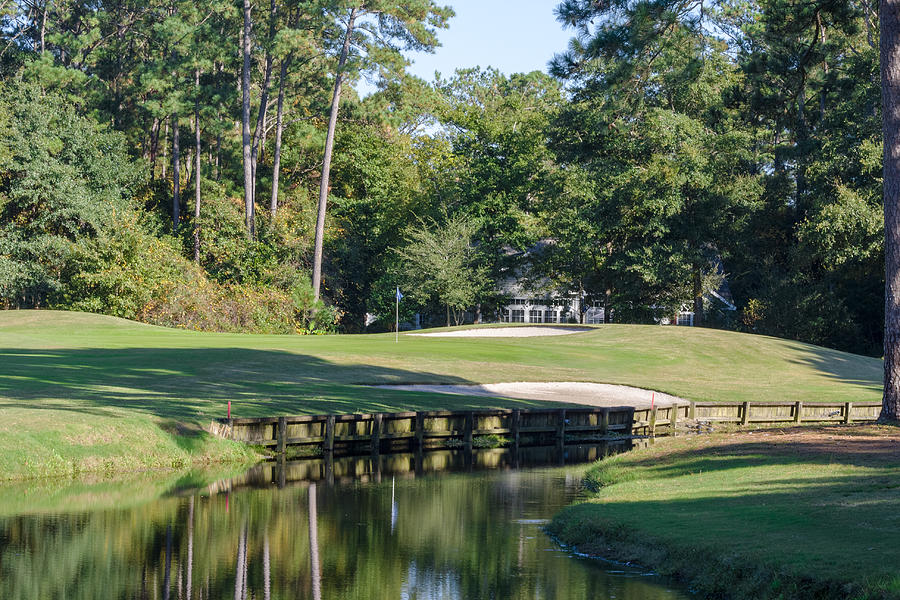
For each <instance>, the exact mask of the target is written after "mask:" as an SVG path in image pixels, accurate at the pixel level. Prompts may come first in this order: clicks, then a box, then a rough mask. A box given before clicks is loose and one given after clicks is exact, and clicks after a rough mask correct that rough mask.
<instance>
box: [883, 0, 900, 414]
mask: <svg viewBox="0 0 900 600" xmlns="http://www.w3.org/2000/svg"><path fill="white" fill-rule="evenodd" d="M880 21H881V105H882V127H883V135H884V173H883V180H884V269H885V276H884V396H883V397H882V403H881V418H882V419H885V420H890V421H898V420H900V0H881V11H880Z"/></svg>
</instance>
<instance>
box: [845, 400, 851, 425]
mask: <svg viewBox="0 0 900 600" xmlns="http://www.w3.org/2000/svg"><path fill="white" fill-rule="evenodd" d="M852 410H853V403H852V402H845V403H844V423H849V422H851V421H852V420H853V419H851V418H850V411H852Z"/></svg>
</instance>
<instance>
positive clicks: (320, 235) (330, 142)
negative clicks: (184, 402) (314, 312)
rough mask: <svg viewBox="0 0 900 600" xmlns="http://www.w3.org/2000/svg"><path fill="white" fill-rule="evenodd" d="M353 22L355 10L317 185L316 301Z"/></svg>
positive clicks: (351, 20) (345, 39) (332, 100)
mask: <svg viewBox="0 0 900 600" xmlns="http://www.w3.org/2000/svg"><path fill="white" fill-rule="evenodd" d="M355 20H356V8H354V9H353V10H352V11H350V19H349V20H348V21H347V32H346V35H345V36H344V47H343V48H342V49H341V58H340V60H339V61H338V67H337V73H336V76H335V78H334V94H332V97H331V112H330V114H329V117H328V135H327V136H326V137H325V157H324V158H323V160H322V180H321V182H320V183H319V212H318V215H317V216H316V242H315V249H314V250H313V276H312V286H313V294H314V298H315V299H316V300H318V299H319V294H320V290H321V287H322V244H323V242H324V239H325V210H326V209H327V207H328V178H329V176H330V175H331V153H332V152H333V151H334V130H335V127H336V126H337V117H338V108H339V107H340V103H341V83H342V82H343V79H344V65H346V64H347V55H348V54H349V53H350V39H351V37H352V36H353V23H354V21H355Z"/></svg>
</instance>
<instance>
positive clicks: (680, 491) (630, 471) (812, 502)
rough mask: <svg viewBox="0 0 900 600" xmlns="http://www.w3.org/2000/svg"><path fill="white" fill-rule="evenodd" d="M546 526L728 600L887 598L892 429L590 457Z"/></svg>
mask: <svg viewBox="0 0 900 600" xmlns="http://www.w3.org/2000/svg"><path fill="white" fill-rule="evenodd" d="M587 480H588V481H589V482H593V484H594V485H595V486H596V487H597V488H598V490H599V491H597V492H596V493H595V494H594V495H593V497H592V498H591V499H590V500H589V501H588V502H585V503H583V504H578V505H575V506H572V507H569V508H567V509H566V510H564V511H563V512H562V513H561V514H560V515H558V516H557V517H556V519H555V520H554V521H553V523H552V524H551V525H550V529H551V531H552V532H553V533H555V534H556V535H557V536H559V537H560V538H561V539H562V540H563V541H565V542H568V543H570V544H574V545H576V546H579V547H580V548H581V549H582V550H584V551H587V552H592V553H596V554H600V555H604V556H607V557H617V558H619V559H621V560H632V561H637V562H639V563H642V564H644V565H647V566H650V567H652V568H654V569H658V570H659V571H661V572H663V573H667V574H678V575H680V576H682V577H683V578H685V579H687V580H688V581H689V582H690V584H691V585H692V586H693V587H695V588H696V589H699V590H701V591H703V592H705V593H706V594H708V595H711V596H715V597H720V596H725V597H734V598H816V599H828V598H900V575H898V572H897V565H898V564H900V483H898V481H900V432H898V430H897V428H895V427H888V426H876V425H857V426H849V427H848V426H833V427H822V428H798V429H794V430H792V431H789V432H785V431H781V430H770V431H761V432H754V433H740V434H733V435H728V436H694V437H689V438H674V439H672V438H670V439H664V440H658V441H657V443H656V444H654V445H653V446H651V447H650V448H647V449H642V450H636V451H633V452H630V453H627V454H622V455H618V456H615V457H612V458H609V459H607V460H604V461H601V462H599V463H597V465H595V466H594V467H593V468H592V469H591V470H590V471H589V472H588V476H587Z"/></svg>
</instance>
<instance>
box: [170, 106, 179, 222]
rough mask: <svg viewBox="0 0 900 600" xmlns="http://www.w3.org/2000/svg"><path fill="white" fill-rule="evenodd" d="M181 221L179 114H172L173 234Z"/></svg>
mask: <svg viewBox="0 0 900 600" xmlns="http://www.w3.org/2000/svg"><path fill="white" fill-rule="evenodd" d="M180 220H181V148H180V146H179V139H178V114H177V113H172V233H173V234H174V233H177V232H178V222H179V221H180Z"/></svg>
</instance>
